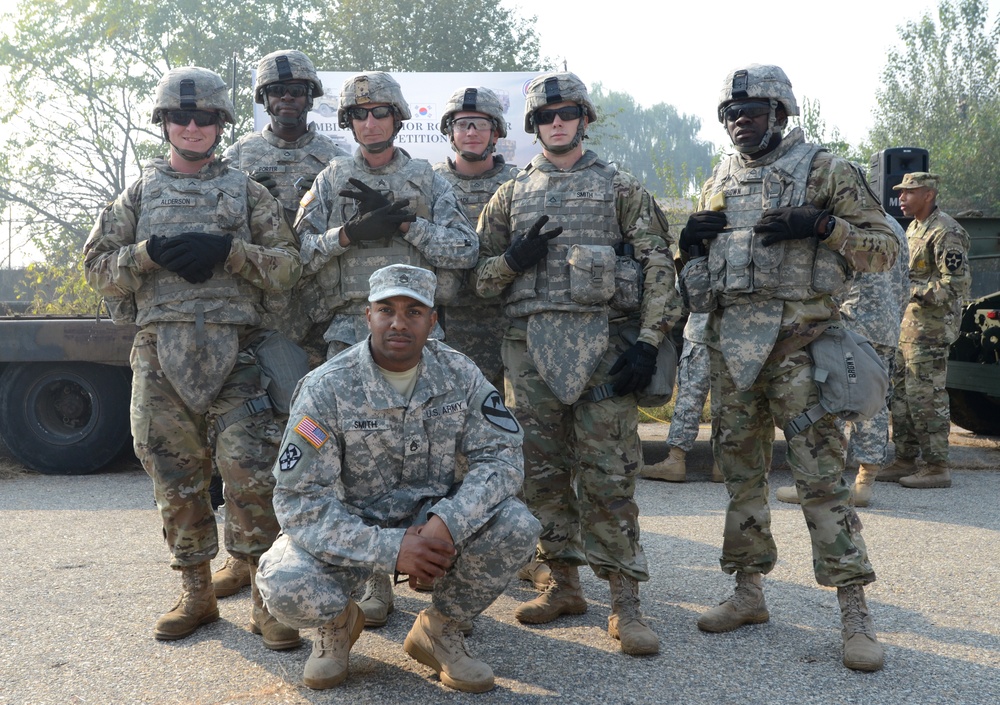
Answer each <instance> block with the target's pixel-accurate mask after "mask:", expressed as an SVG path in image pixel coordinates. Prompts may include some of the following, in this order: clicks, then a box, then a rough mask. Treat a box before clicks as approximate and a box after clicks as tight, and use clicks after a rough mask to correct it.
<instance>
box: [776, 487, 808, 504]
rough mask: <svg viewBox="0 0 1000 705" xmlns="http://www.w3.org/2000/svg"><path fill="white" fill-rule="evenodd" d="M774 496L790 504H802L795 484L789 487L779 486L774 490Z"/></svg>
mask: <svg viewBox="0 0 1000 705" xmlns="http://www.w3.org/2000/svg"><path fill="white" fill-rule="evenodd" d="M774 496H775V497H776V498H777V499H778V501H779V502H787V503H788V504H801V503H802V502H801V501H800V500H799V491H798V490H797V489H795V485H789V486H788V487H779V488H778V489H776V490H775V491H774Z"/></svg>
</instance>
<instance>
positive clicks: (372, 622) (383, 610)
mask: <svg viewBox="0 0 1000 705" xmlns="http://www.w3.org/2000/svg"><path fill="white" fill-rule="evenodd" d="M431 589H433V586H432V588H431ZM358 606H359V607H361V611H362V612H364V613H365V626H366V627H368V628H374V627H384V626H385V623H386V622H388V621H389V615H390V614H392V613H393V611H394V610H395V609H396V607H395V605H394V603H393V593H392V578H391V577H390V576H389V574H388V573H372V576H371V577H370V578H368V581H367V582H366V583H365V594H364V595H362V597H361V602H359V603H358Z"/></svg>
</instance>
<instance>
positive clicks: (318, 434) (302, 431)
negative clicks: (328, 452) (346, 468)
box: [295, 416, 330, 450]
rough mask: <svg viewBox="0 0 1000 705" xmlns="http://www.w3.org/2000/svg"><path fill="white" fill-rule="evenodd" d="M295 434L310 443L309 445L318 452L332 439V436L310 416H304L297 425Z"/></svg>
mask: <svg viewBox="0 0 1000 705" xmlns="http://www.w3.org/2000/svg"><path fill="white" fill-rule="evenodd" d="M295 432H296V433H297V434H299V435H300V436H302V437H303V438H305V439H306V440H307V441H309V445H311V446H312V447H313V448H315V449H316V450H319V449H320V447H321V446H322V445H323V444H324V443H326V442H327V441H328V440H329V438H330V434H329V433H327V432H326V430H325V429H324V428H323V427H322V426H320V425H319V424H318V423H316V422H315V421H313V420H312V419H311V418H309V417H308V416H303V417H302V420H301V421H299V422H298V423H297V424H295Z"/></svg>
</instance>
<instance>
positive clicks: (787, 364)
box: [711, 349, 875, 587]
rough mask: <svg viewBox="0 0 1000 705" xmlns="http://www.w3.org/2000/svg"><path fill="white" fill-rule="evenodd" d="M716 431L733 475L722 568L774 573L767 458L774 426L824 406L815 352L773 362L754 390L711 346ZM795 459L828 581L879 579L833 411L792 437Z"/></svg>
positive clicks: (723, 463)
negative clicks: (846, 474) (737, 380)
mask: <svg viewBox="0 0 1000 705" xmlns="http://www.w3.org/2000/svg"><path fill="white" fill-rule="evenodd" d="M711 365H712V425H713V428H712V437H713V452H714V454H715V460H716V462H718V464H719V468H720V469H721V470H722V474H723V475H724V476H725V478H726V489H727V491H728V492H729V507H728V508H727V510H726V523H725V531H724V535H723V542H722V559H721V561H720V563H721V565H722V570H723V571H725V572H726V573H730V574H731V573H734V572H736V571H741V572H748V573H756V572H759V573H769V572H770V571H771V569H772V568H774V564H775V563H776V562H777V560H778V549H777V546H776V545H775V543H774V538H773V536H772V535H771V510H770V508H769V507H768V501H767V499H768V484H767V471H768V466H767V463H768V461H769V460H770V449H771V444H772V443H773V442H774V427H775V425H777V426H779V427H782V428H783V427H784V426H785V425H786V424H788V422H789V421H791V420H792V419H793V418H795V417H796V416H798V415H799V414H801V413H802V412H803V411H805V410H806V409H809V408H811V407H813V406H815V405H816V403H817V402H818V393H817V390H816V384H815V382H813V379H812V358H811V357H810V355H809V352H808V351H807V350H806V349H800V350H796V351H794V352H792V353H790V354H788V355H786V356H784V357H781V358H779V359H776V360H770V361H768V362H767V363H766V364H765V365H764V367H763V369H762V370H761V372H760V374H759V375H758V376H757V379H756V381H755V382H754V383H753V385H752V386H751V387H750V388H749V389H747V390H746V391H742V392H741V391H740V390H739V389H737V388H736V385H735V384H734V383H733V379H732V377H731V376H730V375H729V371H728V369H727V368H726V363H725V360H724V359H723V357H722V353H721V352H719V351H717V350H712V351H711ZM788 462H789V465H790V466H791V469H792V477H793V478H794V479H795V484H796V485H797V486H798V487H799V488H800V489H801V490H802V491H801V492H800V496H801V497H802V513H803V514H804V515H805V518H806V526H807V528H808V529H809V536H810V539H811V541H812V554H813V572H814V573H815V575H816V580H817V582H819V584H820V585H827V586H836V587H841V586H845V585H855V584H857V585H865V584H867V583H870V582H872V581H874V580H875V573H874V571H873V570H872V566H871V563H869V562H868V552H867V550H866V548H865V543H864V540H863V539H862V538H861V520H860V519H859V518H858V515H857V512H855V511H854V508H853V507H851V505H850V496H851V491H850V488H849V487H848V486H847V484H846V483H845V482H844V479H843V471H844V437H843V435H842V434H841V432H840V430H839V429H838V428H837V424H836V422H835V421H834V418H833V417H832V416H830V415H829V414H827V415H826V416H824V417H822V418H821V419H820V420H819V421H817V422H816V423H815V424H813V425H812V426H809V427H808V428H807V429H805V430H804V431H802V432H801V433H799V434H797V435H796V436H794V437H793V438H792V439H791V440H790V441H788Z"/></svg>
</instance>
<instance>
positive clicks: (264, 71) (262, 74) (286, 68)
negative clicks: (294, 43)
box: [253, 49, 323, 117]
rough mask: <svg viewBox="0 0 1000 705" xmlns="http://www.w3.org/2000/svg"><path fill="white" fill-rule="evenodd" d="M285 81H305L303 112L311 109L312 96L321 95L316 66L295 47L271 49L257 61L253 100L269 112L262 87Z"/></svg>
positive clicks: (321, 90)
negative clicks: (306, 95)
mask: <svg viewBox="0 0 1000 705" xmlns="http://www.w3.org/2000/svg"><path fill="white" fill-rule="evenodd" d="M285 81H305V82H306V83H308V84H309V87H310V91H309V94H308V97H307V99H306V108H305V110H304V111H303V117H304V115H305V113H308V112H309V111H310V110H312V105H313V98H319V97H320V96H322V95H323V82H322V81H320V80H319V75H318V74H317V73H316V67H315V66H313V62H312V61H310V60H309V57H308V56H306V55H305V54H303V53H302V52H301V51H297V50H295V49H282V50H280V51H272V52H271V53H270V54H268V55H267V56H265V57H264V58H262V59H261V60H260V61H259V62H258V63H257V82H256V84H255V85H254V89H253V100H254V102H255V103H260V104H261V105H263V106H264V110H265V111H267V112H270V109H269V106H268V103H267V101H266V100H264V88H265V87H266V86H268V85H270V84H272V83H282V82H285Z"/></svg>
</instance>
